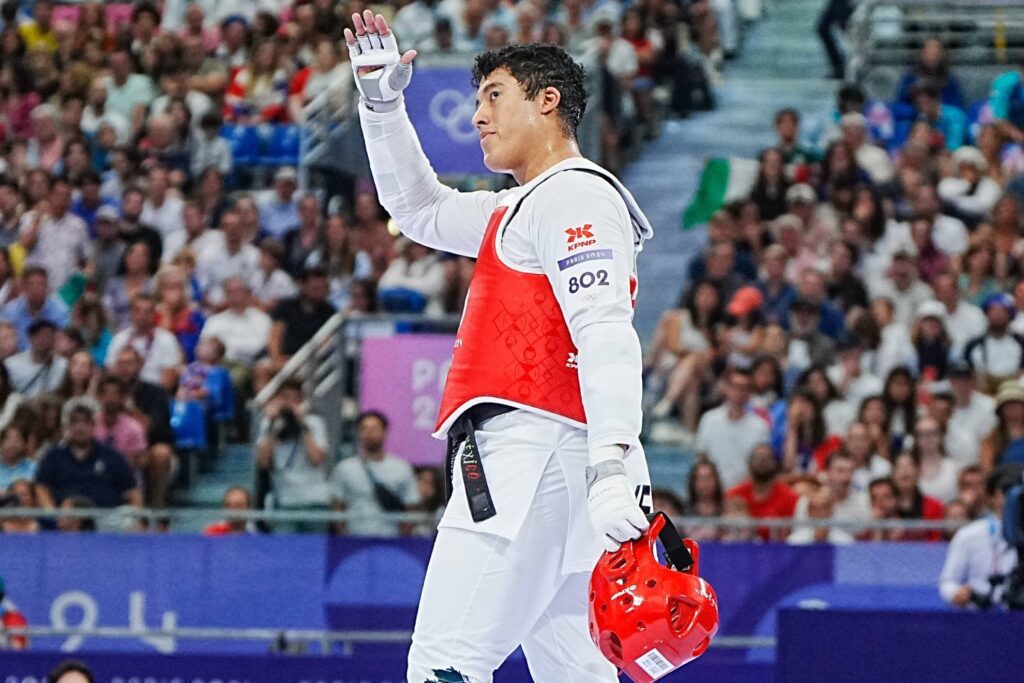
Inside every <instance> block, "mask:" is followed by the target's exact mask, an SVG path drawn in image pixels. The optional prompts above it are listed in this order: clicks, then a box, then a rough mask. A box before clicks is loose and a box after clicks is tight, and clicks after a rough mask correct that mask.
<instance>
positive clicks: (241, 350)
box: [200, 277, 271, 368]
mask: <svg viewBox="0 0 1024 683" xmlns="http://www.w3.org/2000/svg"><path fill="white" fill-rule="evenodd" d="M224 292H225V303H226V304H227V308H226V309H225V310H224V311H222V312H221V313H216V314H214V315H212V316H210V318H209V319H208V320H207V321H206V325H204V326H203V329H202V332H201V333H200V338H201V339H206V338H207V337H217V338H218V339H220V340H221V342H222V343H223V344H224V348H225V356H224V358H225V360H226V361H227V363H228V364H229V365H231V366H236V367H239V368H241V367H245V366H249V367H251V366H252V365H253V363H255V362H256V360H257V359H258V358H259V357H260V356H261V355H262V354H263V352H264V351H265V350H266V348H267V341H268V339H269V337H270V327H271V320H270V316H268V315H267V314H266V313H264V312H263V311H262V310H260V309H259V307H257V306H254V305H253V301H252V294H251V292H250V290H249V286H248V284H246V281H245V280H244V279H243V278H241V277H232V278H228V279H227V280H225V282H224Z"/></svg>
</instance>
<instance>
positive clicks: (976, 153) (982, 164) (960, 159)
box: [953, 146, 988, 173]
mask: <svg viewBox="0 0 1024 683" xmlns="http://www.w3.org/2000/svg"><path fill="white" fill-rule="evenodd" d="M953 163H955V164H956V165H957V166H962V165H965V164H966V165H968V166H973V167H974V168H976V169H978V171H980V172H981V173H984V172H985V171H986V170H987V169H988V162H987V161H985V155H984V154H982V153H981V150H980V149H978V148H977V147H970V146H967V147H961V148H959V149H958V150H956V151H955V152H953Z"/></svg>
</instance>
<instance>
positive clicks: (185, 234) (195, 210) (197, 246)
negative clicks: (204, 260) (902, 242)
mask: <svg viewBox="0 0 1024 683" xmlns="http://www.w3.org/2000/svg"><path fill="white" fill-rule="evenodd" d="M182 215H183V222H182V227H181V228H179V229H178V230H175V231H174V232H172V233H171V234H170V235H168V236H167V237H166V238H165V239H164V249H163V252H164V253H163V262H164V263H172V262H173V261H174V259H175V258H176V257H177V256H178V254H180V253H181V252H182V251H184V250H185V249H189V250H191V251H192V252H193V253H202V252H203V250H204V249H205V248H206V247H207V246H209V245H211V244H214V243H217V242H222V241H223V239H224V234H223V233H221V232H220V231H217V230H207V228H208V227H209V226H207V224H206V218H205V217H204V216H203V207H202V206H200V204H199V202H198V201H196V200H194V199H189V200H188V201H186V202H185V207H184V209H183V212H182Z"/></svg>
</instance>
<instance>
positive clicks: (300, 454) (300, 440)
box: [256, 380, 330, 532]
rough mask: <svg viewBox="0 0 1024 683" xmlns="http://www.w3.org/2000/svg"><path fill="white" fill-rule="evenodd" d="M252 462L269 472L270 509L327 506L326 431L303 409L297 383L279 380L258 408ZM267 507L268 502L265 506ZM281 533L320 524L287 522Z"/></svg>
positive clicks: (312, 529) (322, 508) (301, 508)
mask: <svg viewBox="0 0 1024 683" xmlns="http://www.w3.org/2000/svg"><path fill="white" fill-rule="evenodd" d="M256 462H257V464H258V465H259V467H260V468H261V469H264V470H269V472H270V478H271V490H272V494H273V498H274V504H273V506H272V507H274V508H276V509H279V510H324V509H326V508H327V503H328V500H329V497H330V496H329V493H328V488H327V430H326V428H325V427H324V423H323V420H321V419H320V418H319V417H317V416H316V415H309V414H307V412H306V404H305V402H304V401H303V396H302V385H301V384H300V383H299V382H298V381H295V380H290V381H287V382H284V383H283V384H282V385H281V388H280V389H278V391H277V394H276V395H275V396H274V398H272V399H271V400H270V401H269V402H268V403H267V405H266V407H264V409H263V419H262V420H261V422H260V429H259V438H258V440H257V443H256ZM268 507H269V506H268ZM278 528H279V529H280V530H283V531H293V532H304V531H322V530H323V527H322V525H314V524H306V523H294V524H292V523H287V524H283V525H278Z"/></svg>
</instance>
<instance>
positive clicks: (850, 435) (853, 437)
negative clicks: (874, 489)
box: [842, 422, 892, 492]
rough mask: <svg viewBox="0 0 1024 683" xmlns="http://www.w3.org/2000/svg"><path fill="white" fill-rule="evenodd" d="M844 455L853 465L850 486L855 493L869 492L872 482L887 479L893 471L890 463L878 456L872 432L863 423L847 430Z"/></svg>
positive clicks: (855, 424)
mask: <svg viewBox="0 0 1024 683" xmlns="http://www.w3.org/2000/svg"><path fill="white" fill-rule="evenodd" d="M842 453H844V454H845V455H847V456H848V457H849V458H850V461H851V463H852V465H853V475H852V479H851V484H850V486H851V489H852V490H853V491H859V492H865V491H867V490H868V485H869V484H870V483H871V482H872V481H874V480H875V479H878V478H879V477H887V476H889V473H890V472H891V471H892V465H890V464H889V461H888V460H887V459H885V458H883V457H882V456H880V455H879V454H878V452H877V449H876V446H875V440H874V439H873V438H872V436H871V430H870V429H869V428H868V426H867V425H866V424H864V423H863V422H854V423H852V424H851V425H850V426H849V427H848V428H847V430H846V439H845V440H844V441H843V450H842Z"/></svg>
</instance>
